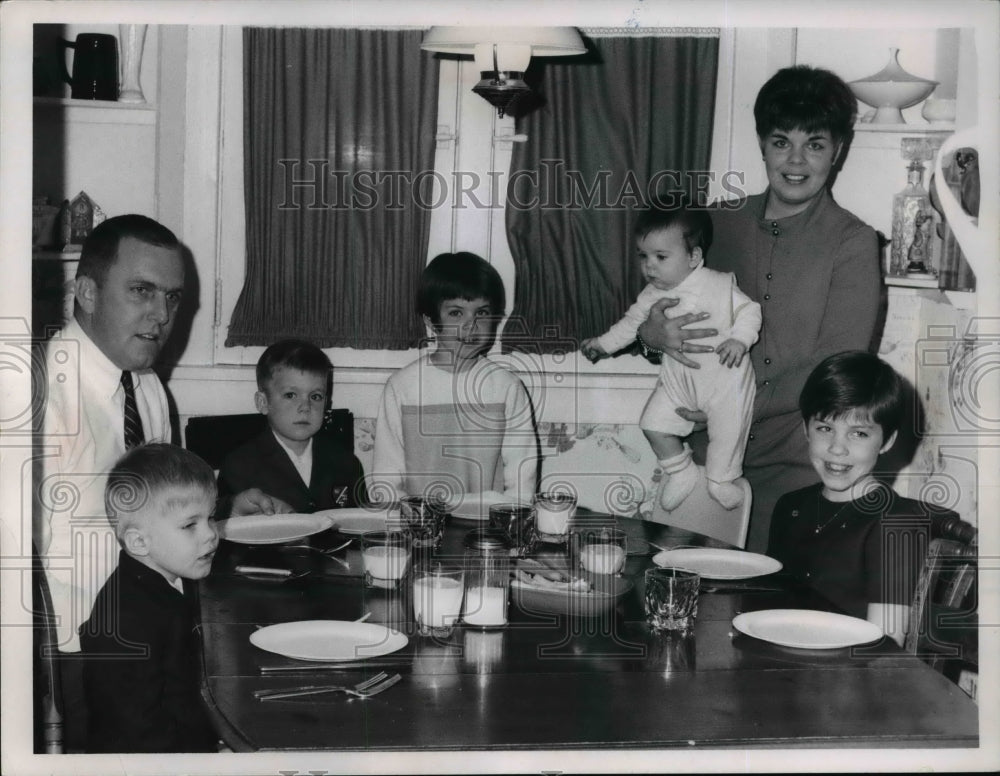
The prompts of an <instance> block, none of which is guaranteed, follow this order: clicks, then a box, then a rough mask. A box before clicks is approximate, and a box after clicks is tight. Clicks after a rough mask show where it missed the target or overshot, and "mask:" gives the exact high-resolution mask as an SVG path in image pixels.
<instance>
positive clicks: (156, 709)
mask: <svg viewBox="0 0 1000 776" xmlns="http://www.w3.org/2000/svg"><path fill="white" fill-rule="evenodd" d="M184 589H185V592H184V594H181V592H180V591H179V590H177V589H176V588H174V587H172V586H171V585H170V583H169V582H167V580H166V579H164V578H163V576H162V575H161V574H160V573H159V572H157V571H155V570H153V569H151V568H149V567H148V566H146V565H144V564H142V563H140V562H139V561H137V560H135V559H134V558H133V557H132V556H130V555H128V554H126V553H125V552H124V551H121V552H120V553H119V558H118V568H117V569H115V571H114V573H112V574H111V576H110V577H109V578H108V581H107V582H106V583H105V584H104V587H103V588H101V592H100V593H98V595H97V600H96V601H95V602H94V608H93V611H92V612H91V614H90V618H89V619H88V620H87V622H86V623H84V624H83V625H82V626H81V628H80V648H81V650H82V652H83V654H84V658H85V660H84V664H83V682H84V691H85V694H86V699H87V710H88V724H87V732H88V737H87V738H88V741H87V751H88V752H115V753H120V752H214V751H216V749H217V744H216V742H217V740H218V737H217V735H216V733H215V731H214V729H213V728H212V723H211V722H210V720H209V717H208V712H207V710H206V709H205V706H204V704H203V702H202V700H201V695H200V693H199V689H198V683H199V675H200V674H199V663H198V660H199V658H198V655H199V645H198V634H197V633H196V631H195V624H196V623H197V622H198V597H197V586H196V584H195V583H193V582H187V581H185V587H184Z"/></svg>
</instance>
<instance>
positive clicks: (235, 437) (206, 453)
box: [184, 408, 354, 471]
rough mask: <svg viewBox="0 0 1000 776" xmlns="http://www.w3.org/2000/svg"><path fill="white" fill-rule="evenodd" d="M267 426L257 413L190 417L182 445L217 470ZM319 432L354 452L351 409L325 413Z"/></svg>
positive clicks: (330, 410)
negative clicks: (233, 452)
mask: <svg viewBox="0 0 1000 776" xmlns="http://www.w3.org/2000/svg"><path fill="white" fill-rule="evenodd" d="M266 425H267V421H265V420H264V416H263V415H261V414H259V413H256V412H253V413H248V414H241V415H202V416H195V417H191V418H188V422H187V425H186V426H185V427H184V446H185V447H186V448H187V449H188V450H190V451H191V452H193V453H197V454H198V455H199V456H201V457H202V458H203V459H204V460H205V461H207V462H208V464H209V466H211V467H212V468H213V469H215V470H216V471H218V470H219V468H220V467H221V466H222V461H223V460H224V459H225V457H226V456H227V455H229V453H231V452H232V451H233V450H235V449H236V448H237V447H239V446H240V445H242V444H244V443H246V442H249V441H250V440H251V439H253V438H254V437H255V436H257V435H258V434H259V433H260V432H261V431H263V430H264V429H265V428H266ZM320 433H321V434H328V435H330V436H332V437H333V438H334V439H336V440H337V442H338V443H339V444H341V445H342V446H343V447H344V449H345V450H347V451H349V452H352V453H353V452H354V414H353V413H352V412H351V411H350V410H346V409H333V408H331V409H329V410H327V412H326V417H325V418H324V419H323V426H322V428H321V429H320Z"/></svg>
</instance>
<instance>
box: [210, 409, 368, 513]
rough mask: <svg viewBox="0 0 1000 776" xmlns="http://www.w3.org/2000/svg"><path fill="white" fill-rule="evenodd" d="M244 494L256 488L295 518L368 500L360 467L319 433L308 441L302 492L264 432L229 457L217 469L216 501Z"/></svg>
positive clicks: (281, 450)
mask: <svg viewBox="0 0 1000 776" xmlns="http://www.w3.org/2000/svg"><path fill="white" fill-rule="evenodd" d="M247 488H260V489H261V490H262V491H264V492H265V493H267V494H268V495H269V496H275V497H277V498H280V499H281V500H282V501H284V502H286V503H287V504H289V505H290V506H291V507H292V509H293V510H295V511H296V512H299V513H301V514H308V513H311V512H317V511H319V510H321V509H333V508H335V507H356V506H360V505H361V504H364V503H365V502H367V500H368V494H367V491H366V490H365V480H364V470H363V468H362V466H361V461H359V460H358V459H357V456H355V455H353V454H352V453H349V452H347V451H346V450H344V449H343V448H342V447H341V446H340V445H339V444H338V443H337V442H336V441H334V440H333V439H331V438H330V437H328V436H326V435H325V434H323V433H322V432H320V433H319V434H317V435H316V436H314V437H313V464H312V478H311V482H310V484H309V486H308V487H307V486H306V483H304V482H303V481H302V477H300V476H299V472H298V470H297V469H296V468H295V466H294V465H293V464H292V459H291V458H289V457H288V453H287V452H285V449H284V448H283V447H282V446H281V445H280V444H278V440H277V439H275V438H274V432H272V431H271V429H270V428H267V429H265V430H264V431H263V432H262V433H261V434H259V435H258V436H256V437H254V438H253V439H251V440H250V441H249V442H247V443H246V444H245V445H243V446H242V447H239V448H237V449H236V450H234V451H233V452H231V453H230V454H229V455H227V456H226V458H225V460H224V461H223V462H222V467H221V468H220V469H219V495H220V496H228V495H232V494H235V493H240V492H241V491H244V490H246V489H247Z"/></svg>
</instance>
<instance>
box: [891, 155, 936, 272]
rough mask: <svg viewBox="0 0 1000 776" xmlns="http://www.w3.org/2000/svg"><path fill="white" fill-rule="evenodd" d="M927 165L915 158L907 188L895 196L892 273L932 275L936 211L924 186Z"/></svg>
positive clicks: (893, 207) (893, 200) (893, 204)
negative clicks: (932, 238) (931, 245)
mask: <svg viewBox="0 0 1000 776" xmlns="http://www.w3.org/2000/svg"><path fill="white" fill-rule="evenodd" d="M923 177H924V166H923V164H921V163H920V160H917V159H914V160H913V161H912V162H911V163H910V166H909V168H908V173H907V177H906V188H904V189H903V190H902V191H900V192H899V193H898V194H896V195H895V196H894V197H893V198H892V252H891V256H892V263H891V265H890V272H891V273H892V274H893V275H911V276H914V275H917V276H921V275H926V276H931V275H932V274H933V273H932V269H931V266H930V256H931V253H930V239H931V237H930V236H931V226H932V225H933V221H934V211H933V210H932V209H931V201H930V196H929V195H928V194H927V190H926V189H925V188H924V186H923Z"/></svg>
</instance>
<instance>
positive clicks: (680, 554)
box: [653, 547, 781, 579]
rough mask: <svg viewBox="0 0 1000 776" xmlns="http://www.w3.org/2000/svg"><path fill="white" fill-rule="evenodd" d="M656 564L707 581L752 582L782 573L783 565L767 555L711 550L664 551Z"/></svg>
mask: <svg viewBox="0 0 1000 776" xmlns="http://www.w3.org/2000/svg"><path fill="white" fill-rule="evenodd" d="M653 563H655V564H656V565H657V566H663V567H664V568H679V569H687V570H688V571H694V572H695V573H697V574H700V575H701V576H702V577H704V578H705V579H751V578H753V577H760V576H763V575H764V574H773V573H774V572H775V571H780V570H781V561H777V560H775V559H774V558H769V557H767V555H758V554H757V553H755V552H744V551H743V550H722V549H714V548H711V547H690V548H687V549H682V550H664V551H663V552H658V553H657V554H656V555H654V556H653Z"/></svg>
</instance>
